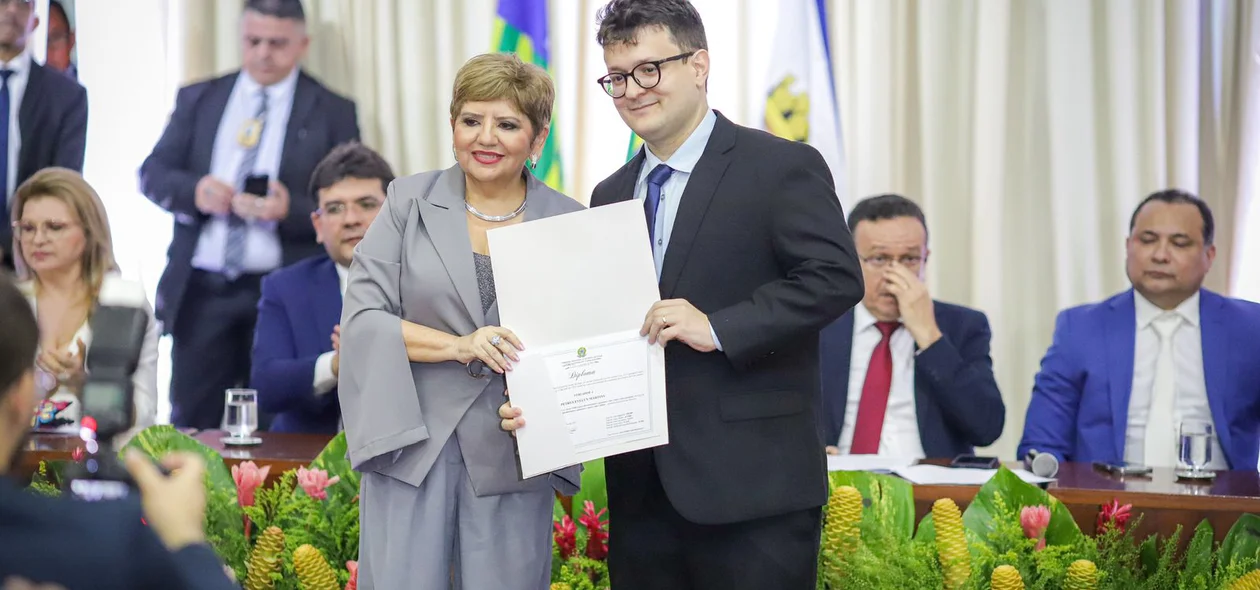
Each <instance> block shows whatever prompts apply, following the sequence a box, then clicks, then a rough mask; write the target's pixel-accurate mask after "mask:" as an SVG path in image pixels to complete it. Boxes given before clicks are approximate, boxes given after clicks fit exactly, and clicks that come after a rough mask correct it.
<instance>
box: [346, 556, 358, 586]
mask: <svg viewBox="0 0 1260 590" xmlns="http://www.w3.org/2000/svg"><path fill="white" fill-rule="evenodd" d="M346 571H348V572H350V581H348V582H346V590H358V589H359V562H357V561H347V562H346Z"/></svg>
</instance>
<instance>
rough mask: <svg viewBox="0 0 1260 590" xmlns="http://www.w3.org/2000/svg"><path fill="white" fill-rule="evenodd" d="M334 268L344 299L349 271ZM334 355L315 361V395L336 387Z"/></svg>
mask: <svg viewBox="0 0 1260 590" xmlns="http://www.w3.org/2000/svg"><path fill="white" fill-rule="evenodd" d="M334 266H336V267H337V278H338V279H339V281H338V282H340V283H341V296H342V297H345V296H346V280H347V279H348V278H349V276H350V269H348V268H346V267H344V266H341V265H340V264H337V265H334ZM336 354H337V353H335V352H333V351H331V350H330V351H328V352H325V353H324V354H321V355H319V358H318V359H315V383H314V387H315V395H324V394H325V393H328V392H330V391H332V390H333V388H335V387H337V376H336V375H333V370H332V360H333V357H334V356H336Z"/></svg>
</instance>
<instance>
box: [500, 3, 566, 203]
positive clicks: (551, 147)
mask: <svg viewBox="0 0 1260 590" xmlns="http://www.w3.org/2000/svg"><path fill="white" fill-rule="evenodd" d="M492 50H493V51H503V52H508V53H515V54H516V55H517V56H519V57H520V58H521V61H523V62H526V63H534V64H537V65H538V66H540V67H542V68H543V69H544V70H547V71H548V72H551V69H550V67H549V64H550V63H551V51H550V45H549V42H548V38H547V0H499V12H498V15H497V16H496V17H495V19H494V43H493V47H492ZM558 136H559V134H558V133H557V132H556V122H555V119H554V118H553V119H552V121H551V134H550V135H548V136H547V144H546V145H544V146H543V150H542V154H540V156H539V158H538V167H537V168H535V169H534V175H535V176H537V177H538V178H539V179H541V180H542V181H543V182H544V183H546V184H547V186H549V187H551V188H553V189H555V190H557V191H560V192H564V175H563V174H561V170H560V149H559V148H558V147H557V145H556V138H557V137H558Z"/></svg>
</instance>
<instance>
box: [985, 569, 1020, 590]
mask: <svg viewBox="0 0 1260 590" xmlns="http://www.w3.org/2000/svg"><path fill="white" fill-rule="evenodd" d="M989 587H990V588H992V589H993V590H1024V578H1022V577H1020V575H1019V570H1017V569H1015V568H1013V567H1011V566H1009V565H999V566H997V567H996V568H993V577H992V578H990V579H989Z"/></svg>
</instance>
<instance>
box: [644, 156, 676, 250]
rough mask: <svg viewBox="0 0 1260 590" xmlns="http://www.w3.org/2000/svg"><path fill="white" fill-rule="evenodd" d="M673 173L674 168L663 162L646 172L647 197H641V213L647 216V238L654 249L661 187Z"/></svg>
mask: <svg viewBox="0 0 1260 590" xmlns="http://www.w3.org/2000/svg"><path fill="white" fill-rule="evenodd" d="M673 173H674V169H673V168H670V167H669V166H667V165H665V164H657V165H656V167H655V168H653V169H652V171H651V172H649V173H648V177H647V183H648V190H647V198H646V199H643V214H644V215H645V216H646V217H647V226H648V240H649V241H650V242H652V249H653V250H655V249H656V212H657V211H658V210H659V209H660V208H661V187H664V186H665V181H667V180H669V176H670V175H671V174H673Z"/></svg>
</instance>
